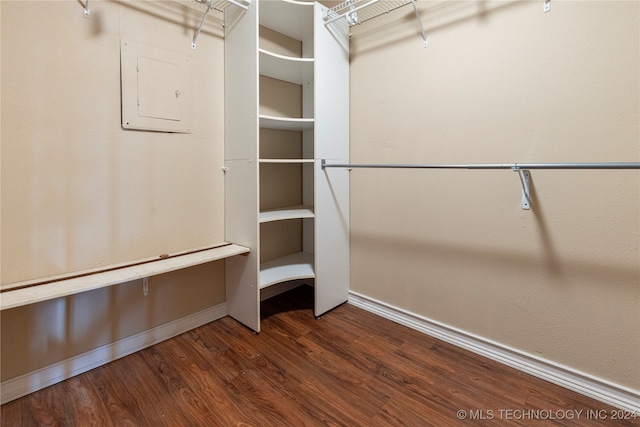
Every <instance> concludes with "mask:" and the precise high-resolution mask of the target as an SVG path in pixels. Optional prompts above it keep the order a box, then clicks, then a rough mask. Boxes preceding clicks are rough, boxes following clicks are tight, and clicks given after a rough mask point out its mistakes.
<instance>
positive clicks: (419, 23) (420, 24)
mask: <svg viewBox="0 0 640 427" xmlns="http://www.w3.org/2000/svg"><path fill="white" fill-rule="evenodd" d="M411 6H413V11H414V12H415V14H416V19H417V20H418V26H419V27H420V33H421V34H422V40H423V41H422V46H423V47H427V46H429V40H427V33H425V32H424V26H423V25H422V20H421V19H420V13H419V12H418V7H417V6H416V2H415V0H411Z"/></svg>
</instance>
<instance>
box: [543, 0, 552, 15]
mask: <svg viewBox="0 0 640 427" xmlns="http://www.w3.org/2000/svg"><path fill="white" fill-rule="evenodd" d="M543 10H544V11H545V12H549V11H550V10H551V0H544V7H543Z"/></svg>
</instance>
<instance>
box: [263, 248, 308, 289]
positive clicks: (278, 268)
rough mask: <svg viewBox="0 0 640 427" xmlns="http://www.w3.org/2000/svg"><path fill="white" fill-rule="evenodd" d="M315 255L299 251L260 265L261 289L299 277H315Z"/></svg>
mask: <svg viewBox="0 0 640 427" xmlns="http://www.w3.org/2000/svg"><path fill="white" fill-rule="evenodd" d="M313 261H314V256H313V254H310V253H308V252H298V253H295V254H291V255H287V256H284V257H282V258H277V259H274V260H272V261H268V262H265V263H263V264H262V265H261V266H260V289H263V288H266V287H268V286H271V285H275V284H278V283H282V282H286V281H289V280H297V279H313V278H314V277H315V273H314V269H313Z"/></svg>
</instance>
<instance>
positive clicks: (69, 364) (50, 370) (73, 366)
mask: <svg viewBox="0 0 640 427" xmlns="http://www.w3.org/2000/svg"><path fill="white" fill-rule="evenodd" d="M226 315H227V304H226V303H222V304H218V305H216V306H214V307H211V308H208V309H205V310H202V311H199V312H197V313H194V314H191V315H189V316H186V317H183V318H180V319H178V320H174V321H173V322H169V323H166V324H164V325H161V326H158V327H155V328H153V329H150V330H148V331H144V332H141V333H139V334H136V335H133V336H130V337H128V338H124V339H122V340H119V341H116V342H114V343H111V344H107V345H104V346H102V347H98V348H96V349H93V350H91V351H88V352H86V353H83V354H80V355H78V356H75V357H72V358H69V359H66V360H63V361H61V362H58V363H55V364H53V365H50V366H46V367H44V368H41V369H38V370H36V371H33V372H29V373H27V374H24V375H21V376H19V377H16V378H12V379H10V380H7V381H4V382H2V383H1V384H0V404H5V403H7V402H10V401H12V400H14V399H18V398H20V397H23V396H26V395H27V394H30V393H33V392H35V391H38V390H41V389H43V388H45V387H48V386H50V385H53V384H56V383H59V382H61V381H64V380H66V379H69V378H71V377H73V376H75V375H78V374H81V373H83V372H87V371H89V370H91V369H94V368H97V367H98V366H102V365H104V364H107V363H109V362H112V361H114V360H116V359H119V358H121V357H124V356H128V355H130V354H132V353H135V352H136V351H140V350H142V349H144V348H147V347H150V346H152V345H154V344H157V343H159V342H161V341H164V340H167V339H169V338H173V337H175V336H177V335H180V334H182V333H184V332H187V331H190V330H191V329H194V328H197V327H199V326H202V325H205V324H207V323H209V322H212V321H214V320H218V319H220V318H222V317H224V316H226Z"/></svg>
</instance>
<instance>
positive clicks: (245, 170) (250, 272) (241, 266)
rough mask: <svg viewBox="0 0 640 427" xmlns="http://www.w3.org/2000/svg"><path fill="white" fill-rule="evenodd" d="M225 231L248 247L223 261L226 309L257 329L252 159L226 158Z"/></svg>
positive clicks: (257, 245) (256, 233) (256, 232)
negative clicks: (244, 252)
mask: <svg viewBox="0 0 640 427" xmlns="http://www.w3.org/2000/svg"><path fill="white" fill-rule="evenodd" d="M225 167H226V168H227V172H226V173H225V180H226V195H225V199H226V200H225V207H226V221H227V235H228V236H233V237H234V238H235V239H237V240H238V241H241V242H243V243H242V245H243V246H247V247H249V248H251V253H250V254H249V255H248V256H245V257H236V258H233V259H227V260H226V261H225V262H226V264H225V275H226V295H227V310H228V313H229V315H230V316H231V317H233V318H234V319H236V320H238V321H239V322H241V323H243V324H244V325H246V326H248V327H249V328H251V329H253V330H255V331H256V332H259V331H260V304H259V300H260V289H259V287H258V281H259V277H258V273H259V271H258V265H259V263H260V253H259V248H260V240H259V225H258V215H259V214H258V206H259V205H258V168H257V167H256V164H255V162H254V161H249V160H244V159H243V160H228V161H227V162H225Z"/></svg>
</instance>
